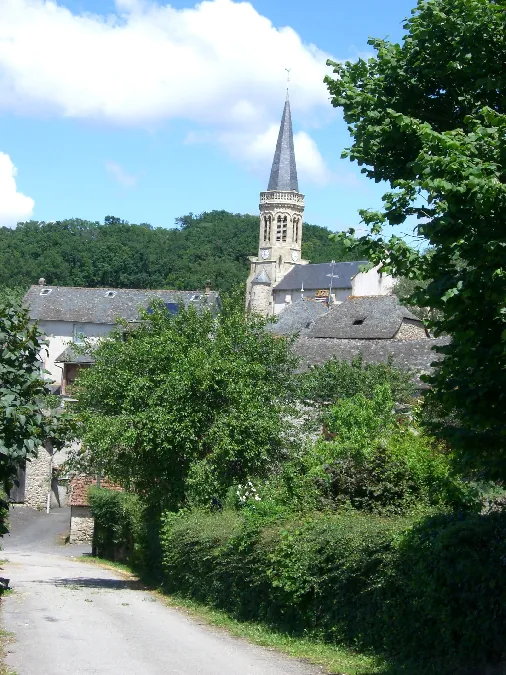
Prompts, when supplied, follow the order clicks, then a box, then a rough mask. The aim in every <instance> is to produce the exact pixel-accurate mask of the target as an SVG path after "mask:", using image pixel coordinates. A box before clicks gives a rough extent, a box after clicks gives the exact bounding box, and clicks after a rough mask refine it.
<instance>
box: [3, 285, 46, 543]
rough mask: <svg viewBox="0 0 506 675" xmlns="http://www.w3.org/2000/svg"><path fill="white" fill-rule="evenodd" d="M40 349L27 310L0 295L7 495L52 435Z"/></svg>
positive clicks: (36, 330)
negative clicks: (19, 470)
mask: <svg viewBox="0 0 506 675" xmlns="http://www.w3.org/2000/svg"><path fill="white" fill-rule="evenodd" d="M41 348H44V342H43V340H42V337H41V333H40V332H39V330H38V328H37V326H36V325H33V324H31V323H30V317H29V314H28V311H27V310H26V309H24V308H22V307H21V306H20V304H19V303H18V301H17V300H16V299H15V298H11V297H10V296H9V295H8V294H7V293H4V294H3V295H0V484H1V485H2V487H3V489H4V491H5V492H6V493H8V492H9V490H10V489H11V487H12V485H13V481H14V479H15V476H16V473H17V471H18V469H20V468H22V467H23V466H24V463H25V461H26V460H30V458H32V457H34V456H36V454H37V448H38V447H39V446H40V445H41V444H42V443H44V441H46V440H50V439H53V438H54V437H55V433H56V426H57V425H56V421H55V418H54V416H53V415H52V414H50V413H49V411H48V410H47V406H46V405H45V399H46V397H47V396H48V394H49V390H48V389H47V387H46V384H45V382H44V380H43V379H42V377H41V362H40V361H39V358H38V357H39V353H40V350H41ZM0 534H4V532H0Z"/></svg>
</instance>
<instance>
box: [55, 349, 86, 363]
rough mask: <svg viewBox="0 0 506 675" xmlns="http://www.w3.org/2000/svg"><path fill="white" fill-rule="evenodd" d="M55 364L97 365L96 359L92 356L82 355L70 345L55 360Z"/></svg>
mask: <svg viewBox="0 0 506 675" xmlns="http://www.w3.org/2000/svg"><path fill="white" fill-rule="evenodd" d="M54 362H55V363H79V364H83V363H90V364H91V363H95V359H94V358H93V356H92V354H89V353H85V354H80V353H78V352H76V351H75V350H74V349H73V347H72V345H69V346H68V347H67V348H66V349H64V351H63V352H62V353H61V354H60V356H58V357H57V358H56V359H55V360H54Z"/></svg>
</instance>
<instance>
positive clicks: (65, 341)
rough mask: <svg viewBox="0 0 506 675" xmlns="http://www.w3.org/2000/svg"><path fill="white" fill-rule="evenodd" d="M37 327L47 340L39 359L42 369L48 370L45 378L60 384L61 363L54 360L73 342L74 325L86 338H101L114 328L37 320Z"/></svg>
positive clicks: (110, 326) (106, 325)
mask: <svg viewBox="0 0 506 675" xmlns="http://www.w3.org/2000/svg"><path fill="white" fill-rule="evenodd" d="M38 323H39V328H40V330H41V331H42V333H44V335H45V336H46V338H47V339H48V341H49V345H48V348H46V349H43V350H42V352H41V355H40V356H41V361H42V366H43V368H44V370H47V371H48V372H49V375H46V377H47V379H48V380H50V381H51V382H54V383H55V384H61V381H62V364H56V363H55V362H54V361H55V359H57V358H58V357H59V356H60V354H61V353H62V352H63V351H64V350H65V349H66V348H67V347H68V346H69V345H70V344H72V342H73V338H74V326H76V330H77V332H78V333H79V334H81V335H83V336H84V337H86V338H101V337H105V336H106V335H109V333H110V332H111V330H112V329H113V328H114V326H113V325H110V324H99V323H78V324H76V323H71V322H70V321H39V322H38Z"/></svg>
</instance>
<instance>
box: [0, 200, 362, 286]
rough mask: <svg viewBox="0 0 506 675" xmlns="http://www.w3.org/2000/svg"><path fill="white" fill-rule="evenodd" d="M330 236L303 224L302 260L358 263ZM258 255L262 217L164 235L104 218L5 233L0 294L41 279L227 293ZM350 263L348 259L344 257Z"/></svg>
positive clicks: (196, 219) (218, 218)
mask: <svg viewBox="0 0 506 675" xmlns="http://www.w3.org/2000/svg"><path fill="white" fill-rule="evenodd" d="M329 234H330V231H329V230H327V229H326V228H324V227H319V226H317V225H308V224H305V225H304V235H303V245H302V254H303V256H304V258H308V259H309V260H310V261H311V262H316V263H317V262H326V261H330V260H351V259H355V258H356V256H357V252H354V254H353V257H352V258H350V257H349V256H350V254H349V253H347V249H346V248H345V247H344V246H343V245H342V244H340V243H335V242H331V241H329V238H328V235H329ZM257 250H258V218H257V217H256V216H251V215H241V214H232V213H228V212H227V211H211V212H209V213H202V214H200V215H193V214H191V213H190V214H189V215H187V216H183V217H181V218H178V219H177V221H176V227H175V228H173V229H165V228H161V227H156V228H155V227H152V226H151V225H149V224H148V223H141V224H139V225H136V224H131V223H128V222H127V221H124V220H120V219H119V218H115V217H112V216H107V217H106V218H105V219H104V222H103V223H99V222H91V221H87V220H80V219H79V218H72V219H69V220H61V221H57V222H51V223H45V222H38V221H29V222H25V223H19V224H18V226H17V227H16V229H14V230H10V229H7V228H0V287H1V286H10V287H17V286H29V285H30V284H33V283H37V281H38V279H39V278H40V277H44V278H45V279H46V282H47V283H48V284H55V285H62V286H88V287H96V286H113V287H118V288H164V287H167V288H178V289H187V290H191V289H197V288H202V287H203V285H204V283H205V281H206V279H211V282H212V284H213V287H214V288H218V289H219V290H222V291H226V290H228V289H230V288H231V287H232V286H234V285H235V284H237V283H241V282H244V281H245V280H246V276H247V272H248V268H249V263H248V259H247V258H248V256H249V255H255V254H256V253H257ZM347 256H348V257H347Z"/></svg>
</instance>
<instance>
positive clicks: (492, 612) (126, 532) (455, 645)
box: [91, 489, 506, 673]
mask: <svg viewBox="0 0 506 675" xmlns="http://www.w3.org/2000/svg"><path fill="white" fill-rule="evenodd" d="M99 492H102V493H105V492H106V491H105V490H102V491H99V490H97V489H95V490H94V491H92V498H91V503H92V508H93V510H94V512H95V514H96V518H97V524H98V528H97V530H96V532H97V533H98V534H97V546H98V549H97V551H98V552H99V554H101V555H104V553H106V552H107V550H109V552H111V549H110V548H109V549H108V548H107V547H108V545H109V544H108V543H107V542H106V539H104V536H105V537H106V538H107V537H109V538H110V542H111V543H113V544H114V546H113V548H115V550H116V553H114V551H113V555H115V557H116V558H117V557H118V556H117V550H118V546H119V547H120V549H121V542H122V541H126V542H128V545H127V547H126V548H123V549H121V551H122V552H123V553H124V552H125V551H126V550H127V549H128V550H129V556H130V560H131V561H134V562H135V563H136V564H137V566H138V567H139V566H140V568H141V571H143V570H147V569H149V571H152V569H153V567H154V566H156V565H154V563H156V562H157V559H158V555H159V554H161V556H162V559H161V566H160V567H159V573H160V574H161V579H160V578H159V580H161V582H162V584H163V587H164V589H165V590H166V591H167V592H169V593H177V594H181V595H185V596H187V597H193V598H195V599H197V600H199V601H201V602H204V603H207V604H209V605H212V606H215V607H219V608H222V609H225V610H226V611H228V612H229V613H230V614H231V615H233V616H235V617H237V618H239V619H241V620H256V621H262V622H265V623H267V624H269V625H271V626H275V627H278V628H280V629H282V630H286V631H289V632H290V633H291V634H299V635H301V634H304V635H312V636H314V637H315V638H318V639H324V640H327V641H330V642H335V643H346V644H349V645H352V646H356V647H358V648H360V649H362V650H364V649H365V650H373V651H375V652H377V653H380V654H383V655H387V656H389V657H392V658H395V659H398V660H400V661H401V662H404V663H407V662H409V663H413V662H415V663H416V668H415V667H413V669H412V670H410V669H409V667H408V670H406V671H405V672H409V673H415V672H420V669H419V666H420V664H424V666H427V667H428V668H429V669H430V668H432V670H431V672H437V673H453V672H461V671H460V670H459V669H460V668H462V667H464V666H465V667H470V666H472V665H476V666H480V665H483V664H496V663H500V662H502V661H504V660H505V659H506V603H505V602H504V599H505V598H506V513H501V512H499V513H491V514H489V515H486V516H480V515H476V514H465V515H461V516H456V515H437V516H434V517H427V518H424V519H421V520H418V521H412V520H411V521H410V520H408V519H406V518H404V519H402V518H383V517H380V516H374V515H371V514H361V513H359V512H357V511H352V510H350V511H346V512H342V513H314V514H312V515H310V516H304V517H299V518H297V517H291V518H289V519H288V518H286V516H285V517H284V518H283V517H278V518H272V517H271V518H269V517H268V516H265V517H262V516H260V514H259V513H258V511H257V512H254V511H248V510H247V509H246V510H245V511H244V512H242V513H241V512H235V511H224V512H223V513H215V514H211V513H208V512H204V511H193V512H190V513H181V514H177V515H176V514H166V515H165V517H164V518H163V522H162V526H161V529H160V530H158V529H157V528H156V527H154V526H153V524H152V523H150V524H146V512H145V510H143V509H142V507H141V505H140V504H139V502H138V501H137V500H136V499H135V498H133V497H131V495H124V496H120V493H109V495H107V496H106V497H100V495H99ZM100 499H102V501H100ZM129 500H130V501H129ZM106 501H109V502H110V503H109V506H108V507H107V509H106V508H104V505H105V502H106ZM113 502H114V503H115V504H116V506H115V507H114V508H113V507H112V503H113ZM127 504H128V505H127ZM97 505H99V509H100V508H101V509H102V510H101V513H100V514H99V512H98V510H97ZM260 508H261V505H260ZM106 514H107V515H106ZM106 519H108V523H109V524H108V525H107V528H106V529H105V528H104V526H105V520H106ZM106 533H108V534H106ZM146 533H151V539H149V538H148V537H147V535H146ZM155 533H156V537H155ZM158 533H159V539H158V541H157V545H156V546H155V545H154V544H153V539H154V538H158ZM100 542H102V543H100ZM431 664H432V665H431ZM403 672H404V671H403Z"/></svg>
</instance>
